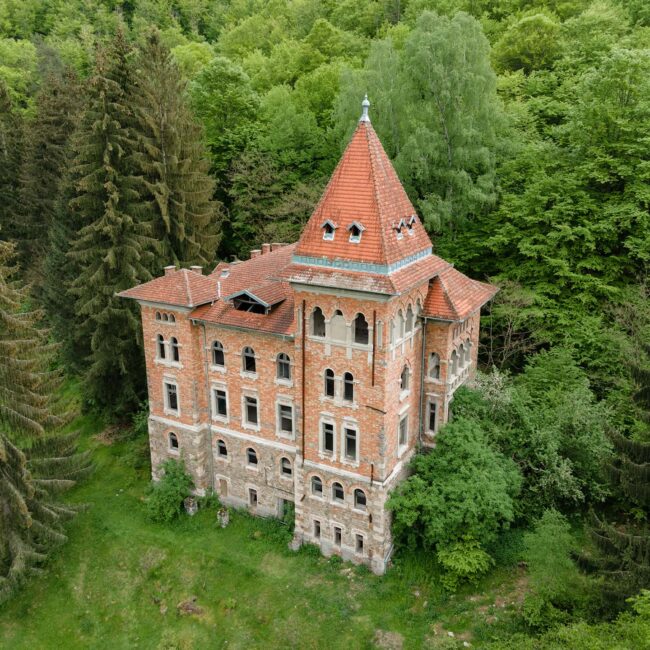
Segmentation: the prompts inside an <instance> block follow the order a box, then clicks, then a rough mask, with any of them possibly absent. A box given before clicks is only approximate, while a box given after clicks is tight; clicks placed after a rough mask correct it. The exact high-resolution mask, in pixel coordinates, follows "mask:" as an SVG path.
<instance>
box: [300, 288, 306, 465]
mask: <svg viewBox="0 0 650 650" xmlns="http://www.w3.org/2000/svg"><path fill="white" fill-rule="evenodd" d="M306 309H307V305H306V302H305V300H303V301H302V341H301V345H302V354H301V355H300V356H301V364H302V373H301V375H302V386H301V390H302V404H301V405H300V406H301V408H302V431H301V438H302V466H303V467H304V466H305V339H306V337H307V330H306V327H307V316H306V313H305V310H306Z"/></svg>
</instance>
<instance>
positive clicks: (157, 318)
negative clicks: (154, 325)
mask: <svg viewBox="0 0 650 650" xmlns="http://www.w3.org/2000/svg"><path fill="white" fill-rule="evenodd" d="M160 318H161V317H160V312H159V311H157V312H156V320H160Z"/></svg>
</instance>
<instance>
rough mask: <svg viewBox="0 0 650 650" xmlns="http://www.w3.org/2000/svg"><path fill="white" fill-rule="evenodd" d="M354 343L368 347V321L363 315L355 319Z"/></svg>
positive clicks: (358, 315)
mask: <svg viewBox="0 0 650 650" xmlns="http://www.w3.org/2000/svg"><path fill="white" fill-rule="evenodd" d="M354 342H355V343H361V344H362V345H368V321H367V320H366V317H365V316H364V315H363V314H357V317H356V318H355V319H354Z"/></svg>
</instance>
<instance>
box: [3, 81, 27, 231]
mask: <svg viewBox="0 0 650 650" xmlns="http://www.w3.org/2000/svg"><path fill="white" fill-rule="evenodd" d="M21 151H22V120H21V118H20V115H19V114H18V113H17V112H16V110H15V107H14V106H13V103H12V101H11V97H10V95H9V91H8V90H7V86H6V85H5V82H4V81H3V80H2V79H0V230H2V235H3V236H4V237H5V238H6V239H9V240H10V241H13V240H15V239H16V238H17V236H18V229H19V223H18V222H17V220H16V215H17V213H18V175H19V170H20V159H21Z"/></svg>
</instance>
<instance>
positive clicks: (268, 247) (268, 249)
mask: <svg viewBox="0 0 650 650" xmlns="http://www.w3.org/2000/svg"><path fill="white" fill-rule="evenodd" d="M270 252H271V244H262V255H266V254H267V253H270Z"/></svg>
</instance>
